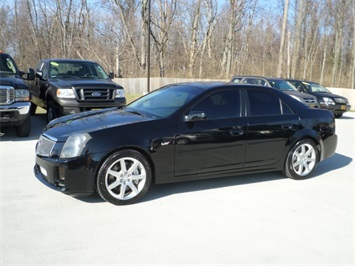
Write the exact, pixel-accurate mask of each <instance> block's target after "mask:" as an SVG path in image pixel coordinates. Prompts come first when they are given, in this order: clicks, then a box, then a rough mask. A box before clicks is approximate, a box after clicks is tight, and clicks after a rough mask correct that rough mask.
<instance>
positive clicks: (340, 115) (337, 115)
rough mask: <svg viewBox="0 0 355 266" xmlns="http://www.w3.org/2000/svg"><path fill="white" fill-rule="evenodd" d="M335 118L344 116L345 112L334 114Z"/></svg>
mask: <svg viewBox="0 0 355 266" xmlns="http://www.w3.org/2000/svg"><path fill="white" fill-rule="evenodd" d="M334 116H335V118H340V117H342V116H343V114H334Z"/></svg>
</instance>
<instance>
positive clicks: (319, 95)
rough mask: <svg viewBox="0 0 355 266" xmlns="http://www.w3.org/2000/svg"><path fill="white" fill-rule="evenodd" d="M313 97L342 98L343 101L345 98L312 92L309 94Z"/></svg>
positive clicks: (332, 94)
mask: <svg viewBox="0 0 355 266" xmlns="http://www.w3.org/2000/svg"><path fill="white" fill-rule="evenodd" d="M311 94H312V95H314V96H317V97H328V98H343V99H345V97H343V96H340V95H337V94H334V93H329V92H312V93H311Z"/></svg>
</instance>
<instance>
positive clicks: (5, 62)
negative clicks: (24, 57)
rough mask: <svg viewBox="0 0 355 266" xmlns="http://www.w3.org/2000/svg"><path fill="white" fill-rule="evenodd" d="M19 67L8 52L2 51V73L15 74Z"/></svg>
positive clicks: (0, 64) (0, 68)
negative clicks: (3, 52)
mask: <svg viewBox="0 0 355 266" xmlns="http://www.w3.org/2000/svg"><path fill="white" fill-rule="evenodd" d="M16 73H17V68H16V64H15V62H14V61H13V60H12V58H11V57H10V56H9V55H7V54H1V53H0V74H8V75H15V74H16Z"/></svg>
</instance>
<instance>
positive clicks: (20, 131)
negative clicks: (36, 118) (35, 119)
mask: <svg viewBox="0 0 355 266" xmlns="http://www.w3.org/2000/svg"><path fill="white" fill-rule="evenodd" d="M30 132H31V117H27V118H26V120H25V121H24V122H23V124H22V125H19V126H17V127H16V136H18V137H20V138H26V137H28V136H29V135H30Z"/></svg>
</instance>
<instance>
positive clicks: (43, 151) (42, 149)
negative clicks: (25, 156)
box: [36, 135, 55, 156]
mask: <svg viewBox="0 0 355 266" xmlns="http://www.w3.org/2000/svg"><path fill="white" fill-rule="evenodd" d="M54 145H55V141H53V140H50V139H48V138H46V137H45V136H43V135H41V137H40V138H39V140H38V142H37V146H36V153H37V154H38V155H41V156H50V155H51V154H52V151H53V148H54Z"/></svg>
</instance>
